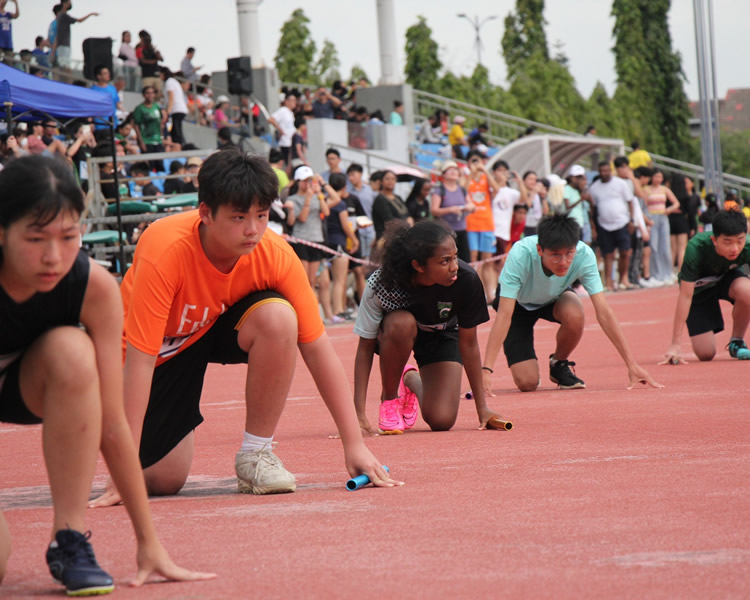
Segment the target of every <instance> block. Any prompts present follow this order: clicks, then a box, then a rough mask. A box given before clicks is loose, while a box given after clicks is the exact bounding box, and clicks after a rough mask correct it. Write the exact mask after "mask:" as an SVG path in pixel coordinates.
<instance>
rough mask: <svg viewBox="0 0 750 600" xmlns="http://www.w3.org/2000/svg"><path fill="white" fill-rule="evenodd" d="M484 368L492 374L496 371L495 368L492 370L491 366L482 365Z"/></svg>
mask: <svg viewBox="0 0 750 600" xmlns="http://www.w3.org/2000/svg"><path fill="white" fill-rule="evenodd" d="M482 370H483V371H489V372H490V373H491V374H494V373H495V371H494V370H492V369H491V368H490V367H482Z"/></svg>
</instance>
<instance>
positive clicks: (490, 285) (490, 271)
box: [480, 252, 497, 302]
mask: <svg viewBox="0 0 750 600" xmlns="http://www.w3.org/2000/svg"><path fill="white" fill-rule="evenodd" d="M488 258H492V253H491V252H482V254H481V259H482V260H486V259H488ZM480 269H481V271H480V275H481V276H482V283H483V284H484V295H485V296H486V297H487V302H492V300H494V299H495V289H497V272H496V271H495V265H494V264H492V263H484V264H483V265H482V266H481V267H480Z"/></svg>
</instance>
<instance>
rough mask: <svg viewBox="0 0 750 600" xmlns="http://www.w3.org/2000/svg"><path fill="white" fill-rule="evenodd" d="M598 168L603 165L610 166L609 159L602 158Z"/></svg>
mask: <svg viewBox="0 0 750 600" xmlns="http://www.w3.org/2000/svg"><path fill="white" fill-rule="evenodd" d="M596 166H597V168H598V169H601V168H602V167H608V166H609V161H608V160H600V161H599V164H598V165H596Z"/></svg>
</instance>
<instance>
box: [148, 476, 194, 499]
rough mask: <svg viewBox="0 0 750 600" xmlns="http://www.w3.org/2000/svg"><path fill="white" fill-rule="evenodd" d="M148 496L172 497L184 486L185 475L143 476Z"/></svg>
mask: <svg viewBox="0 0 750 600" xmlns="http://www.w3.org/2000/svg"><path fill="white" fill-rule="evenodd" d="M144 476H145V479H146V490H147V491H148V495H149V496H174V495H175V494H178V493H179V492H180V490H181V489H182V488H183V487H184V486H185V482H186V481H187V473H184V474H183V473H159V474H158V475H155V474H149V473H145V474H144Z"/></svg>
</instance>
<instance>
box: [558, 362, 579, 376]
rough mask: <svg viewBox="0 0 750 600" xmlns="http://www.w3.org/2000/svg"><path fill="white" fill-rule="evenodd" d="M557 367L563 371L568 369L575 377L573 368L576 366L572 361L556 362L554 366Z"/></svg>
mask: <svg viewBox="0 0 750 600" xmlns="http://www.w3.org/2000/svg"><path fill="white" fill-rule="evenodd" d="M557 365H560V367H562V368H563V369H564V368H566V367H567V368H568V369H570V370H571V371H573V374H574V375H575V372H576V370H575V369H574V367H575V366H576V363H575V361H573V360H558V361H557V364H556V365H555V366H557Z"/></svg>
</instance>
